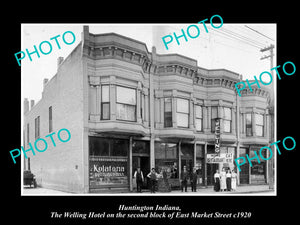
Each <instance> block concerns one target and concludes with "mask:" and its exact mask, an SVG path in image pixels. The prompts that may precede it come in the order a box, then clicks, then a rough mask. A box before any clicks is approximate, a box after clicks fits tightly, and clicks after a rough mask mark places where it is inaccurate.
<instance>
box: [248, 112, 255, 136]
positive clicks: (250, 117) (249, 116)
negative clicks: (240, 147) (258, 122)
mask: <svg viewBox="0 0 300 225" xmlns="http://www.w3.org/2000/svg"><path fill="white" fill-rule="evenodd" d="M252 135H253V134H252V115H251V113H246V136H252Z"/></svg>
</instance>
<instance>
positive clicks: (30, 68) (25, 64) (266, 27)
mask: <svg viewBox="0 0 300 225" xmlns="http://www.w3.org/2000/svg"><path fill="white" fill-rule="evenodd" d="M83 25H88V26H89V32H90V33H93V34H101V33H109V32H114V33H118V34H121V35H123V36H127V37H130V38H132V39H135V40H138V41H141V42H143V43H145V44H146V45H147V49H148V51H150V52H151V51H152V46H155V47H156V52H157V53H158V54H168V53H177V54H181V55H184V56H187V57H189V58H193V59H195V60H197V63H198V66H199V67H203V68H206V69H227V70H230V71H233V72H236V73H238V74H241V75H242V76H243V79H249V80H250V79H253V76H255V75H256V76H259V74H260V73H261V72H263V71H270V59H269V58H268V59H265V60H261V57H262V56H264V55H266V54H269V52H264V53H262V52H260V49H261V48H264V47H267V46H270V44H273V45H275V49H274V53H275V57H274V62H273V63H274V66H276V24H259V23H255V24H227V23H223V25H222V26H221V27H220V28H219V29H214V28H213V27H212V26H211V25H210V24H209V23H207V24H206V26H207V28H208V33H206V32H205V30H204V28H203V25H199V24H198V27H199V30H200V35H199V36H198V37H197V38H194V39H192V38H189V37H188V41H187V42H186V41H185V40H184V38H180V39H178V40H179V42H180V45H178V44H177V43H176V41H175V38H174V36H173V38H174V40H173V42H172V43H170V44H169V45H168V47H169V49H168V50H167V49H166V48H165V46H164V43H163V41H162V37H164V36H166V35H173V33H174V32H175V33H176V34H177V36H180V35H181V34H182V33H181V29H183V30H184V31H185V33H186V31H187V27H188V26H190V25H191V24H22V26H21V29H22V30H21V34H22V37H21V49H20V51H24V52H25V50H26V49H28V51H29V52H33V51H34V47H33V46H34V45H35V46H36V47H37V48H38V47H39V45H40V43H41V42H43V41H49V42H50V43H51V44H52V52H51V53H49V54H48V55H43V54H41V53H40V58H38V57H37V55H36V54H32V55H31V57H32V61H30V60H29V58H28V56H27V55H26V57H25V58H24V59H23V60H22V61H21V64H22V66H21V88H22V91H21V93H22V96H21V99H22V103H21V105H22V104H23V99H24V98H28V100H31V99H33V100H35V102H36V103H37V102H38V101H39V100H40V99H41V96H42V89H43V80H44V78H48V79H51V78H52V77H53V76H54V75H55V74H56V69H57V58H58V57H60V56H62V57H64V58H66V57H67V56H68V55H69V54H70V53H71V52H72V50H74V48H75V47H76V46H77V45H78V44H79V42H80V41H81V32H82V30H83ZM214 25H215V26H218V25H219V24H217V23H216V24H214ZM66 31H71V32H73V33H74V34H75V42H74V43H73V44H71V45H67V44H65V43H64V42H63V40H62V36H63V34H64V33H65V32H66ZM189 31H190V34H191V35H195V36H196V33H193V32H196V29H194V28H193V29H192V28H191V29H190V30H189ZM57 35H60V36H59V37H58V38H57V40H58V41H59V44H60V47H61V49H58V47H57V45H56V43H55V40H50V38H52V37H55V36H57ZM65 38H66V41H68V42H69V41H72V36H71V35H70V34H68V35H67V34H66V36H65ZM47 48H48V46H47V44H44V45H43V50H44V51H45V52H47V51H48V50H49V49H47ZM16 66H18V63H17V61H16ZM22 109H23V106H22Z"/></svg>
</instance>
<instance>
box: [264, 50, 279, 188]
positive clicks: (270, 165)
mask: <svg viewBox="0 0 300 225" xmlns="http://www.w3.org/2000/svg"><path fill="white" fill-rule="evenodd" d="M273 49H274V45H272V44H271V45H270V46H268V47H266V48H263V49H261V50H260V51H261V52H265V51H270V55H267V56H266V55H265V56H263V57H261V58H260V59H261V60H263V59H267V58H270V66H271V68H270V71H271V75H272V78H273V79H274V76H273V70H271V69H272V68H273V67H274V66H273V56H274V54H273ZM275 80H276V79H274V81H273V82H272V83H271V93H270V94H271V96H270V97H271V99H270V102H269V106H268V109H269V115H270V126H269V128H270V131H271V132H270V135H271V141H270V144H271V143H273V142H274V123H275V117H274V101H275V99H274V97H275V89H274V86H275V85H274V83H277V82H276V81H275ZM273 154H274V157H272V159H271V160H270V161H269V163H268V168H267V170H268V180H269V189H274V180H275V168H274V167H275V159H276V158H277V157H276V151H275V150H274V146H273Z"/></svg>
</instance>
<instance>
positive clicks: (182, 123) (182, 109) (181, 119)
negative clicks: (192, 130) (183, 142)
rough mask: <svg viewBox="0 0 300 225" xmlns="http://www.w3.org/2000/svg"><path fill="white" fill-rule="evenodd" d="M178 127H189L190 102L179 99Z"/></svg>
mask: <svg viewBox="0 0 300 225" xmlns="http://www.w3.org/2000/svg"><path fill="white" fill-rule="evenodd" d="M176 111H177V113H176V119H177V126H178V127H189V100H187V99H182V98H177V110H176Z"/></svg>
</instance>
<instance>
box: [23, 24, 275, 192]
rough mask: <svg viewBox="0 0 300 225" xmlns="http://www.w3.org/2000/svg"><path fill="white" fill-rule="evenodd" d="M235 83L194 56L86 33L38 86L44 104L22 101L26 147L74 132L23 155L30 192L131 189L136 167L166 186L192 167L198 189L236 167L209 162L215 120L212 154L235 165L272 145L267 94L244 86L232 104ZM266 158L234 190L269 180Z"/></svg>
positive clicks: (231, 76) (236, 77)
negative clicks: (164, 179)
mask: <svg viewBox="0 0 300 225" xmlns="http://www.w3.org/2000/svg"><path fill="white" fill-rule="evenodd" d="M240 81H241V76H240V75H239V74H236V73H234V72H231V71H228V70H226V69H215V70H208V69H204V68H201V67H199V66H198V65H197V61H196V60H194V59H191V58H188V57H185V56H182V55H178V54H164V55H160V54H157V53H156V50H155V48H154V47H153V48H152V52H149V51H148V49H147V46H146V45H145V44H144V43H142V42H139V41H137V40H133V39H131V38H128V37H124V36H121V35H118V34H115V33H106V34H91V33H89V27H88V26H84V28H83V34H82V40H81V42H80V43H79V44H78V46H77V47H75V49H74V50H73V51H72V53H71V54H70V55H69V56H68V57H67V58H66V59H62V58H59V59H58V68H57V73H56V75H55V76H54V77H53V78H52V79H51V80H47V79H45V80H44V88H43V93H42V99H41V100H40V101H39V102H38V103H37V104H35V105H34V102H31V109H30V110H29V101H28V100H27V99H25V100H24V130H23V131H24V142H25V143H24V148H25V149H28V148H29V145H28V144H29V143H34V141H35V140H36V139H38V138H40V137H45V136H46V135H48V134H49V133H51V132H55V131H58V130H59V129H61V128H66V129H68V130H69V131H70V132H71V135H72V138H71V140H70V141H69V142H67V143H57V145H56V147H53V146H52V145H50V144H49V146H48V149H47V151H45V152H42V153H38V154H36V155H35V156H30V155H29V154H28V157H29V159H30V170H31V171H32V173H34V174H35V175H36V179H37V183H38V185H41V186H43V187H47V188H53V189H57V190H62V191H68V192H74V193H89V192H103V191H107V190H111V191H114V190H116V191H117V190H133V188H134V185H135V182H134V181H133V174H134V171H135V169H136V168H137V167H141V170H142V171H143V173H144V176H146V174H148V173H149V171H150V168H152V167H155V168H156V169H157V171H158V172H160V171H162V170H165V171H166V173H167V175H168V177H169V181H170V184H171V186H172V188H175V187H176V185H177V184H178V179H179V177H180V174H181V169H182V168H183V166H186V167H187V169H188V171H191V169H192V168H193V167H196V168H197V174H198V185H203V186H207V185H212V184H213V174H214V173H215V171H216V170H217V169H221V168H222V167H229V168H231V169H233V168H235V166H234V164H233V163H232V161H230V163H225V162H224V163H207V156H208V155H209V154H213V153H215V123H216V119H219V121H220V153H221V154H223V153H231V154H232V156H233V159H235V158H237V157H240V156H245V154H249V157H253V156H254V154H253V152H254V151H256V150H259V149H260V148H261V147H263V146H268V145H269V143H270V141H271V133H272V132H271V130H272V129H273V123H274V121H273V116H272V115H271V114H270V112H269V109H270V108H272V107H273V106H272V105H270V104H271V103H270V102H272V101H270V98H271V96H272V95H271V92H270V89H267V88H265V87H262V88H258V87H257V86H252V89H253V91H252V92H250V90H246V89H245V90H243V91H242V96H241V97H240V96H238V95H237V92H236V89H235V86H234V85H235V84H236V83H238V82H240ZM263 154H267V153H265V152H263ZM265 158H267V156H266V155H265ZM269 161H270V160H269ZM269 161H263V160H262V162H261V163H260V164H259V163H257V162H256V161H252V164H253V166H252V167H251V168H250V166H249V164H248V163H247V164H244V165H243V166H242V167H241V169H242V170H241V172H238V184H253V183H263V184H267V183H269V182H270V179H273V177H272V176H273V175H271V173H272V174H273V172H272V171H271V169H270V168H271V166H270V165H269V164H270V162H269ZM28 165H29V164H28V159H27V162H26V163H25V167H28ZM27 169H28V168H27ZM146 182H147V181H145V183H144V186H145V187H146V186H147V183H146Z"/></svg>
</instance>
